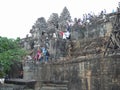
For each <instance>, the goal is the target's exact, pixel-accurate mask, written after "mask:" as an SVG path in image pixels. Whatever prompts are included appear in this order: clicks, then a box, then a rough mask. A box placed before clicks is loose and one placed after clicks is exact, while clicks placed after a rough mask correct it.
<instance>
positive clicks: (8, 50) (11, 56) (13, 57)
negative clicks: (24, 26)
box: [0, 37, 27, 76]
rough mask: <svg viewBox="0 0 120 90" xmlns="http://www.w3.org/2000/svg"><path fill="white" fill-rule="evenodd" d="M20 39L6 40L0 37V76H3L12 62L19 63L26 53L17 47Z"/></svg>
mask: <svg viewBox="0 0 120 90" xmlns="http://www.w3.org/2000/svg"><path fill="white" fill-rule="evenodd" d="M19 41H20V39H19V38H17V39H16V40H14V39H8V38H6V37H0V66H1V67H0V76H3V75H5V74H6V73H7V72H8V71H9V70H10V66H11V65H12V64H14V62H16V61H17V62H20V61H21V60H22V57H23V56H24V55H25V54H26V53H27V52H26V51H25V50H24V49H22V48H21V47H20V45H19Z"/></svg>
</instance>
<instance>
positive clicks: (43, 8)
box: [0, 0, 120, 38]
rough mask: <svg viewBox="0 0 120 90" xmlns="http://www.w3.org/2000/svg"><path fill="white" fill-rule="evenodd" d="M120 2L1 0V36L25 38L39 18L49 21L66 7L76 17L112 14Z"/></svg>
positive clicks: (102, 0) (108, 0) (93, 0)
mask: <svg viewBox="0 0 120 90" xmlns="http://www.w3.org/2000/svg"><path fill="white" fill-rule="evenodd" d="M119 1H120V0H0V36H2V37H8V38H17V37H20V38H24V37H25V36H26V34H29V31H30V29H31V27H32V25H33V24H34V23H35V21H36V20H37V18H39V17H45V19H46V20H47V19H48V18H49V16H50V15H51V14H52V13H58V14H59V15H60V13H61V12H62V10H63V8H64V7H65V6H66V7H67V8H68V10H69V12H70V14H71V17H72V19H73V18H74V17H77V18H79V17H81V16H82V14H84V13H89V12H90V11H93V12H95V13H98V12H100V11H101V10H103V9H106V11H107V12H108V13H109V12H112V10H113V9H114V10H115V9H116V7H117V6H118V2H119Z"/></svg>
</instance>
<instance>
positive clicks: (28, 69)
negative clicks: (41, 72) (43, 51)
mask: <svg viewBox="0 0 120 90" xmlns="http://www.w3.org/2000/svg"><path fill="white" fill-rule="evenodd" d="M23 71H24V74H23V79H25V80H31V79H34V63H33V61H32V60H27V61H26V62H25V66H24V67H23Z"/></svg>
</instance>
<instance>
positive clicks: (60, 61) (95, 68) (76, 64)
mask: <svg viewBox="0 0 120 90" xmlns="http://www.w3.org/2000/svg"><path fill="white" fill-rule="evenodd" d="M64 35H66V36H64ZM67 36H69V37H67ZM20 44H21V46H22V47H24V48H25V49H26V50H27V51H28V52H29V55H28V56H26V57H27V58H25V60H23V79H24V80H35V81H36V83H35V85H34V87H33V88H32V89H30V90H120V67H119V66H120V8H119V7H118V8H117V11H116V12H113V13H109V14H108V13H106V12H105V10H103V11H101V13H100V15H94V14H91V13H88V14H84V15H83V19H81V18H75V19H74V20H72V19H71V16H70V12H69V11H68V9H67V7H64V9H63V11H62V13H61V14H60V16H59V15H58V14H57V13H52V14H51V15H50V17H49V19H48V20H45V18H44V17H40V18H38V19H37V20H36V22H35V24H34V25H33V26H32V28H31V30H30V36H29V35H26V37H25V38H23V39H21V43H20ZM42 47H44V48H46V49H47V50H48V51H49V54H50V56H49V59H48V61H47V62H45V60H44V59H45V58H43V61H42V62H41V61H39V60H35V58H34V57H35V55H36V53H37V50H38V49H41V48H42ZM0 90H1V89H0ZM21 90H22V89H21ZM23 90H28V89H23Z"/></svg>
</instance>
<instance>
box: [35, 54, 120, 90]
mask: <svg viewBox="0 0 120 90" xmlns="http://www.w3.org/2000/svg"><path fill="white" fill-rule="evenodd" d="M119 58H120V56H117V55H116V56H114V55H113V56H109V57H105V58H101V57H100V56H96V57H94V58H81V59H80V58H78V59H77V58H76V59H73V60H72V61H67V62H62V63H56V64H42V65H41V64H39V65H38V67H36V69H37V70H36V73H37V74H36V75H35V79H36V80H37V81H38V82H40V84H39V85H40V86H41V88H42V85H41V84H42V82H44V81H46V82H50V81H52V82H63V81H68V84H67V88H68V90H119V89H120V67H119V66H120V60H119ZM37 75H38V76H37ZM40 86H39V87H40ZM46 87H47V85H46ZM41 90H42V89H41ZM55 90H56V89H55Z"/></svg>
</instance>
